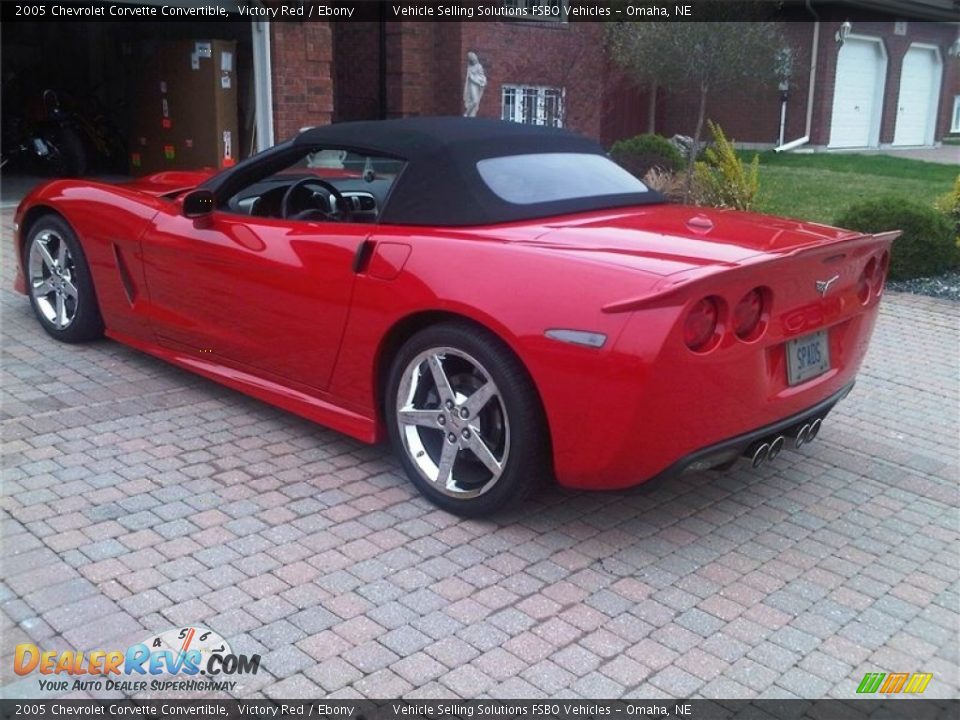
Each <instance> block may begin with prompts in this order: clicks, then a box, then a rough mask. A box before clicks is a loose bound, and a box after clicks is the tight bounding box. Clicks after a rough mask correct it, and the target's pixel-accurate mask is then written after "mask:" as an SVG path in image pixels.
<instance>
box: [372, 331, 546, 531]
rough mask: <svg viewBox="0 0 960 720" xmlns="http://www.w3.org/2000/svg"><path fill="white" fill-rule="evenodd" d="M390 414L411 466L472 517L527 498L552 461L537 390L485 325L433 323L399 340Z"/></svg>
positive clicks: (412, 473) (423, 488) (432, 492)
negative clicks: (482, 327)
mask: <svg viewBox="0 0 960 720" xmlns="http://www.w3.org/2000/svg"><path fill="white" fill-rule="evenodd" d="M385 404H386V408H385V411H386V412H385V414H386V418H387V426H388V430H389V433H390V438H391V441H392V442H393V445H394V448H395V450H396V452H397V455H398V456H399V458H400V462H401V464H402V465H403V467H404V470H405V471H406V473H407V475H408V476H409V477H410V479H411V480H412V481H413V484H414V485H415V486H416V487H417V489H418V490H419V491H420V492H421V493H422V494H423V495H425V496H426V497H427V498H428V499H429V500H430V501H431V502H433V503H434V504H435V505H437V506H439V507H441V508H443V509H444V510H447V511H449V512H452V513H455V514H457V515H464V516H469V517H477V516H481V515H488V514H490V513H492V512H495V511H497V510H499V509H501V508H504V507H506V506H508V505H517V504H519V503H521V502H522V501H523V500H524V499H525V498H526V497H527V496H529V495H530V493H531V492H532V491H533V490H534V489H535V488H536V487H537V485H538V484H539V481H540V479H541V478H542V477H544V476H545V475H547V473H548V470H549V444H548V441H547V429H546V423H545V421H544V416H543V410H542V407H541V404H540V400H539V397H538V396H537V393H536V391H535V389H534V388H533V385H532V383H531V382H530V379H529V377H528V376H527V373H526V371H525V369H524V368H523V366H522V365H521V364H520V361H519V360H518V359H517V358H516V356H515V355H514V354H513V353H512V352H511V351H510V349H509V348H508V347H507V346H506V345H504V344H503V342H502V341H501V340H500V339H499V338H497V337H496V336H494V335H493V334H492V333H489V332H488V331H486V330H483V329H481V328H477V327H475V326H472V325H468V324H466V323H455V322H451V323H443V324H440V325H434V326H431V327H428V328H425V329H424V330H421V331H420V332H418V333H416V334H415V335H414V336H413V337H411V338H410V339H409V340H408V341H407V342H406V343H405V344H404V345H403V347H402V348H401V349H400V352H399V353H398V354H397V356H396V358H395V359H394V361H393V364H392V366H391V371H390V376H389V379H388V381H387V394H386V403H385Z"/></svg>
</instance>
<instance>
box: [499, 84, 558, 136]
mask: <svg viewBox="0 0 960 720" xmlns="http://www.w3.org/2000/svg"><path fill="white" fill-rule="evenodd" d="M550 93H556V95H554V96H553V97H555V98H556V100H557V111H556V116H555V122H554V123H553V124H550V123H549V122H548V120H549V118H548V116H547V100H548V94H550ZM530 95H533V96H534V97H535V100H536V109H535V110H534V113H535V114H534V116H533V117H526V115H525V113H524V107H525V105H526V103H524V102H523V100H524V96H530ZM510 98H512V103H511V105H512V107H510V108H508V99H510ZM566 99H567V91H566V88H562V87H552V86H549V85H503V86H502V87H501V89H500V116H501V118H502V119H503V120H509V121H511V122H517V123H525V124H527V125H542V126H546V127H559V128H562V127H563V121H564V115H565V109H566Z"/></svg>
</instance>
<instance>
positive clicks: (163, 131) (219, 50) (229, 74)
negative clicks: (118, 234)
mask: <svg viewBox="0 0 960 720" xmlns="http://www.w3.org/2000/svg"><path fill="white" fill-rule="evenodd" d="M130 71H131V73H132V76H131V77H132V87H134V88H135V89H134V93H133V98H132V101H133V113H132V116H133V122H132V124H131V133H130V138H129V145H128V146H129V148H130V172H131V174H133V175H146V174H149V173H155V172H161V171H163V170H195V169H199V168H203V167H213V168H225V167H230V166H232V165H234V164H235V163H236V161H237V159H238V152H239V134H238V133H239V126H238V117H237V73H236V43H234V42H233V41H232V40H176V41H171V42H162V43H147V44H144V45H143V46H141V47H139V48H137V49H136V50H135V51H134V53H133V54H132V62H131V64H130Z"/></svg>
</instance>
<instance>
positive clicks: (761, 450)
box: [750, 443, 770, 468]
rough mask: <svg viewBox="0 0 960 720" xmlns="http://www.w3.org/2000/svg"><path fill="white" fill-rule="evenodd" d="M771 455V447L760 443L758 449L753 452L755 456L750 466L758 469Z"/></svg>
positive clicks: (751, 459)
mask: <svg viewBox="0 0 960 720" xmlns="http://www.w3.org/2000/svg"><path fill="white" fill-rule="evenodd" d="M769 454H770V445H769V443H760V444H759V445H758V446H757V449H756V450H754V451H753V456H752V457H751V458H750V464H751V465H752V466H753V467H755V468H758V467H760V466H761V465H763V463H764V461H765V460H766V459H767V456H768V455H769Z"/></svg>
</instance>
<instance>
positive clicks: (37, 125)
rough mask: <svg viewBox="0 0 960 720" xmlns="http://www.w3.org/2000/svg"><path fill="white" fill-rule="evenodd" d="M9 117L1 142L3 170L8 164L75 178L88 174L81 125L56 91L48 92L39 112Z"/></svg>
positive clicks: (1, 164)
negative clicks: (66, 108)
mask: <svg viewBox="0 0 960 720" xmlns="http://www.w3.org/2000/svg"><path fill="white" fill-rule="evenodd" d="M32 115H33V117H31V116H30V115H17V114H8V116H7V117H6V118H4V123H3V134H2V140H0V167H5V166H6V165H7V164H8V163H9V164H11V166H21V167H23V169H25V170H29V171H33V172H42V173H43V174H50V175H59V176H63V177H71V176H77V175H83V174H84V173H85V172H86V171H87V166H88V162H87V151H86V148H85V147H84V142H83V139H82V137H81V130H80V124H79V122H78V120H77V118H76V116H74V114H73V113H70V112H68V111H66V110H64V109H63V108H62V107H61V105H60V98H59V96H58V95H57V93H56V91H54V90H49V89H48V90H44V91H43V93H42V106H41V109H40V111H39V112H34V113H32Z"/></svg>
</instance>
